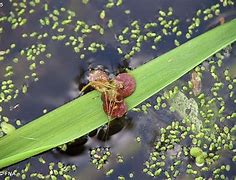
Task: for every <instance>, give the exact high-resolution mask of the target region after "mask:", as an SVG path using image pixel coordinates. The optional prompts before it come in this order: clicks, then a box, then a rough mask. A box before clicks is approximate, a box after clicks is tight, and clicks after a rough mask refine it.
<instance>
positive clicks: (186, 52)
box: [0, 20, 236, 168]
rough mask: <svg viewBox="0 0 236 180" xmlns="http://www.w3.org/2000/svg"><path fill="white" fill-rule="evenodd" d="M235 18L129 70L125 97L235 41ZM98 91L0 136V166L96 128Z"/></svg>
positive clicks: (153, 88)
mask: <svg viewBox="0 0 236 180" xmlns="http://www.w3.org/2000/svg"><path fill="white" fill-rule="evenodd" d="M235 29H236V20H233V21H231V22H229V23H226V24H224V25H222V26H220V27H217V28H215V29H213V30H211V31H209V32H207V33H204V34H203V35H201V36H198V37H196V38H194V39H193V40H190V41H188V42H187V43H185V44H183V45H182V46H180V47H178V48H175V49H174V50H171V51H170V52H168V53H166V54H164V55H162V56H160V57H158V58H155V59H153V60H152V61H150V62H149V63H147V64H145V65H142V66H141V67H139V68H137V69H135V70H133V71H132V72H131V74H132V75H133V76H134V77H135V79H136V82H137V88H136V91H135V93H134V94H133V95H132V96H130V97H128V98H127V103H128V106H129V109H131V108H133V107H135V106H137V105H138V104H140V103H141V102H142V101H144V100H146V99H147V98H149V97H150V96H152V95H153V94H155V93H156V92H158V91H159V90H161V89H162V88H164V87H165V86H167V85H168V84H170V83H172V82H173V81H175V80H177V79H178V78H179V77H181V76H182V75H183V74H185V73H186V72H188V71H189V70H191V69H192V68H193V67H195V66H196V65H198V64H200V63H201V62H202V61H204V60H205V59H206V58H208V57H210V56H211V55H213V54H214V53H216V52H217V51H219V50H220V49H222V48H224V47H225V46H227V45H229V44H231V43H232V42H234V41H235V40H236V31H235ZM101 104H102V103H101V100H100V94H99V93H97V92H95V91H93V92H91V93H88V94H86V95H84V96H82V97H80V98H78V99H76V100H73V101H72V102H70V103H67V104H65V105H63V106H62V107H59V108H57V109H56V110H54V111H52V112H50V113H48V114H46V115H44V116H42V117H39V118H38V119H36V120H34V121H32V122H30V123H29V124H27V125H25V126H23V127H21V128H19V129H17V130H16V131H15V132H14V133H12V134H10V135H7V136H4V137H3V138H1V139H0V149H1V151H0V168H2V167H6V166H8V165H11V164H13V163H16V162H19V161H21V160H23V159H26V158H29V157H31V156H33V155H36V154H38V153H41V152H43V151H46V150H49V149H51V148H53V147H56V146H58V145H61V144H63V143H66V142H69V141H71V140H73V139H76V138H78V137H81V136H83V135H84V134H86V133H88V132H90V131H92V130H94V129H96V128H98V127H99V126H101V125H103V124H104V123H106V122H107V116H106V115H105V113H104V112H103V110H102V106H101Z"/></svg>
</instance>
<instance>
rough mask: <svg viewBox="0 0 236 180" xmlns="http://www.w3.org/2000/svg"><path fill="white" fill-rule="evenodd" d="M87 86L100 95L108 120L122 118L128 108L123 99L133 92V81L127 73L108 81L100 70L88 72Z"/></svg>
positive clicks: (134, 84) (106, 76)
mask: <svg viewBox="0 0 236 180" xmlns="http://www.w3.org/2000/svg"><path fill="white" fill-rule="evenodd" d="M88 80H89V84H87V85H86V86H85V87H84V88H83V89H82V90H81V91H84V90H85V89H86V88H87V87H88V86H92V87H93V88H95V89H96V90H97V91H99V92H101V93H102V96H101V99H102V101H103V110H104V112H105V113H106V114H107V115H108V117H109V118H119V117H122V116H124V114H125V113H126V112H127V111H128V107H127V105H126V103H125V101H124V98H125V97H128V96H130V95H131V94H132V93H133V92H134V90H135V86H136V83H135V80H134V78H133V77H132V76H131V75H130V74H128V73H121V74H119V75H117V76H116V77H115V78H114V79H109V77H108V75H107V74H106V73H105V72H104V71H102V70H93V71H91V72H90V74H89V77H88Z"/></svg>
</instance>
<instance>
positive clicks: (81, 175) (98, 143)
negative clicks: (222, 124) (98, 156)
mask: <svg viewBox="0 0 236 180" xmlns="http://www.w3.org/2000/svg"><path fill="white" fill-rule="evenodd" d="M46 2H47V3H48V4H49V7H51V9H57V8H60V7H65V8H66V9H71V10H73V11H75V12H76V18H77V19H80V20H83V21H85V22H86V23H87V24H89V25H91V24H95V23H96V24H100V25H102V26H106V24H107V21H108V19H113V24H114V26H113V28H111V29H109V28H106V29H105V34H104V35H103V36H101V35H98V34H97V33H93V34H92V35H90V36H89V37H88V38H87V39H86V42H85V44H90V43H91V42H93V41H96V42H102V43H104V44H105V50H104V51H98V52H96V53H90V52H85V58H84V59H81V58H80V54H76V53H75V52H74V51H73V48H71V47H66V46H65V45H64V43H65V42H55V41H53V40H51V39H50V38H45V39H43V40H36V39H35V40H34V39H31V40H28V39H23V38H22V37H21V35H22V34H23V33H32V32H34V31H36V32H39V33H44V32H47V33H48V34H49V37H50V36H51V35H53V34H54V31H52V30H51V29H50V28H49V27H42V26H41V25H40V23H38V21H36V20H38V19H40V18H43V17H44V16H47V15H48V13H49V12H50V11H49V12H45V11H43V10H42V8H41V7H43V4H44V3H41V5H40V6H39V7H38V8H35V9H36V13H35V14H34V15H32V16H29V17H27V18H28V23H27V25H25V26H23V27H20V28H18V29H16V30H11V28H10V25H9V24H7V23H1V24H0V27H4V28H5V33H4V34H0V41H1V43H0V51H1V50H5V49H7V48H9V45H10V44H11V43H16V48H15V49H14V50H13V51H11V53H10V54H9V55H7V59H6V60H4V61H0V81H1V82H2V81H4V80H6V79H8V78H7V77H4V74H5V68H6V67H7V66H9V65H13V67H14V72H15V74H14V75H13V76H12V77H11V80H12V81H13V82H14V84H15V86H16V88H17V89H22V87H23V86H24V85H25V86H27V87H28V91H27V93H26V94H22V93H20V94H19V95H18V97H17V98H16V99H12V100H10V101H9V102H8V103H2V104H0V106H1V107H2V108H3V112H0V115H3V116H6V117H8V118H9V119H10V122H12V123H13V122H15V121H16V120H17V119H20V120H21V122H22V124H27V123H28V122H30V121H32V120H33V119H35V118H37V117H39V116H41V115H42V114H43V111H44V110H45V109H46V110H47V111H51V110H53V109H55V108H57V107H59V106H61V105H63V104H64V103H66V102H69V101H71V100H72V99H74V98H76V97H78V96H79V89H81V87H83V86H84V85H85V84H86V83H87V80H86V77H87V75H88V72H89V69H90V68H95V67H97V66H98V65H102V66H103V67H104V68H105V69H106V70H108V71H109V72H110V73H111V74H117V73H119V72H122V71H124V70H125V69H126V68H128V69H134V68H136V67H138V66H140V65H142V64H143V63H145V62H147V61H149V60H150V59H152V58H154V57H157V56H160V55H161V54H163V53H165V52H167V51H169V50H170V49H173V48H174V47H175V44H174V40H175V39H176V36H175V35H170V36H163V39H162V41H161V42H160V43H159V44H157V46H156V47H157V49H156V50H153V49H152V48H151V46H152V45H153V43H152V42H151V41H148V42H145V43H144V44H143V46H142V48H141V51H140V52H138V53H136V54H135V55H134V56H133V57H132V58H131V59H129V60H125V59H124V57H123V55H120V54H119V53H118V52H117V47H120V46H122V45H121V44H120V43H119V42H118V41H117V40H116V38H117V36H118V35H119V34H121V31H122V30H123V29H124V27H126V26H130V23H131V22H132V21H134V20H138V22H139V24H140V26H142V25H144V24H146V23H148V22H154V21H155V20H156V19H157V17H159V14H158V11H159V10H164V11H165V10H167V9H168V7H172V8H173V10H174V15H173V18H179V19H180V22H181V24H180V25H179V29H180V30H182V33H183V35H182V36H180V37H178V40H179V41H180V43H181V44H182V43H184V42H186V41H187V39H186V37H185V34H186V32H187V26H188V25H189V24H190V21H191V19H192V17H194V16H195V14H196V11H197V10H198V9H206V8H209V7H211V6H212V5H214V4H216V3H217V2H218V1H217V2H216V1H208V0H201V1H195V0H179V1H173V0H158V1H156V0H145V1H141V0H129V1H124V2H123V5H122V6H120V7H116V8H114V9H112V10H109V11H107V13H106V17H105V18H104V19H100V18H99V12H100V11H101V10H102V9H104V6H105V3H104V2H103V1H101V0H99V1H91V2H89V4H88V5H84V4H82V3H81V1H75V0H70V1H61V0H60V1H57V2H55V1H46ZM2 3H3V7H0V15H1V16H4V15H8V13H9V11H10V9H11V10H12V9H14V8H13V7H12V6H11V4H10V2H7V1H3V2H2ZM125 10H130V12H131V13H130V14H125V13H124V11H125ZM62 17H63V15H62ZM222 17H223V18H224V20H225V21H226V22H227V21H229V20H231V19H233V18H235V17H236V6H235V5H234V6H227V7H221V13H220V15H219V16H215V17H213V18H212V19H210V20H207V21H203V20H202V24H201V25H200V27H198V28H197V29H196V30H194V33H193V35H192V38H193V37H195V36H197V35H199V34H202V33H203V32H205V31H207V30H209V29H211V28H213V27H215V26H217V25H219V22H220V21H219V18H222ZM155 22H156V21H155ZM71 29H72V28H71V27H68V28H67V29H66V30H65V32H64V33H65V34H69V35H74V34H76V33H74V32H73V31H72V30H71ZM141 29H142V30H143V31H145V30H144V28H141ZM155 31H156V32H157V33H160V32H161V28H160V29H157V30H155ZM39 43H44V44H46V45H47V50H46V51H47V52H50V53H51V54H52V57H51V58H50V59H48V60H47V58H45V57H44V56H43V55H40V56H39V57H38V59H39V60H41V59H42V60H43V59H45V64H43V65H40V66H38V67H37V68H36V70H35V72H36V73H37V77H38V78H39V80H38V81H36V82H34V78H33V77H30V78H29V79H25V78H24V76H25V75H28V74H31V73H32V71H30V70H29V62H27V61H26V60H25V59H24V58H19V59H20V60H19V62H18V63H17V64H14V63H13V62H12V61H11V60H12V59H13V58H14V57H20V50H21V49H25V48H26V47H29V46H31V45H33V44H39ZM132 45H133V44H132V43H131V45H127V46H125V47H124V52H129V51H130V49H131V48H132ZM230 54H231V55H230V56H229V57H228V58H226V60H224V61H223V66H222V67H221V69H225V68H229V69H230V72H231V75H232V77H233V78H236V61H235V59H236V46H235V45H233V49H232V53H230ZM222 72H223V71H222ZM190 74H191V73H189V74H186V75H185V76H184V77H182V78H181V79H180V80H178V81H177V82H175V83H173V84H172V85H170V86H169V87H167V89H170V88H172V87H174V86H175V85H177V86H179V87H181V86H182V85H183V84H187V82H188V81H189V80H190V76H191V75H190ZM208 76H209V77H208ZM221 76H222V77H223V74H221ZM208 79H210V74H206V75H205V76H204V78H203V81H202V91H204V92H205V93H206V94H207V93H208V91H210V90H209V84H208V83H209V80H208ZM223 91H225V93H226V90H223ZM164 92H165V90H163V91H162V92H160V93H159V95H161V94H163V93H164ZM234 92H235V88H234ZM235 93H236V92H235ZM209 96H210V94H209ZM224 98H225V99H224V100H225V102H226V104H228V105H227V110H226V111H228V112H235V109H236V105H235V103H232V102H233V101H232V102H231V100H233V99H235V95H234V96H233V97H232V98H231V99H230V98H229V97H228V96H225V97H224ZM155 101H156V96H155V97H152V98H150V99H148V100H147V101H146V102H144V104H146V103H147V102H150V103H151V104H155ZM16 105H17V106H16ZM140 107H141V106H140ZM1 113H2V114H1ZM178 118H179V117H178V116H176V114H173V113H171V112H170V111H169V110H164V109H163V110H159V111H156V110H155V109H154V108H153V107H151V108H148V110H147V113H143V112H134V111H130V112H128V114H127V116H125V117H123V118H121V119H118V120H115V121H114V122H112V124H111V126H110V130H109V132H108V134H110V137H109V139H108V140H107V141H102V140H99V139H102V138H101V137H104V133H102V132H100V135H97V132H93V133H90V136H89V135H88V136H85V137H82V138H80V139H79V140H78V141H77V143H74V144H72V145H70V146H69V149H68V150H67V152H61V151H59V150H58V149H54V150H51V151H48V152H46V153H43V154H41V155H38V156H35V157H32V158H30V159H28V160H25V161H23V162H20V163H18V164H16V165H13V166H11V167H8V168H7V169H4V170H3V171H6V170H7V171H9V172H12V171H13V170H14V169H17V170H18V171H21V169H23V168H24V166H25V164H27V163H28V162H30V163H31V167H30V170H29V172H28V173H26V174H30V173H33V172H40V173H42V174H48V173H49V172H48V163H49V162H59V161H60V162H63V163H64V164H74V165H76V166H78V169H77V170H76V171H74V172H71V173H69V174H70V175H71V176H72V177H74V178H75V179H86V180H90V179H91V180H92V179H117V178H118V176H124V177H125V178H126V179H130V178H132V174H133V179H152V177H151V176H148V175H146V174H145V173H143V168H144V165H143V164H144V162H145V161H146V160H148V158H149V155H150V152H152V151H153V147H154V142H155V141H156V139H157V138H159V136H160V128H161V127H165V126H166V125H168V124H170V123H171V122H172V121H173V120H175V119H178ZM55 121H56V120H55ZM68 123H70V122H68ZM98 131H101V129H99V130H98ZM98 134H99V133H98ZM99 137H100V138H99ZM137 137H138V138H139V137H140V138H141V142H138V139H137ZM96 147H110V151H111V153H112V155H111V156H110V157H109V160H108V162H107V163H106V165H105V167H104V168H103V170H97V169H96V168H95V165H93V164H92V163H91V162H90V155H89V152H90V151H89V150H90V149H92V148H96ZM1 148H7V147H1ZM234 149H235V142H234ZM118 155H121V156H122V157H123V163H119V162H118V161H117V156H118ZM39 157H43V158H44V159H45V160H46V162H47V163H46V164H42V163H40V162H38V158H39ZM230 158H231V157H227V156H226V158H225V161H224V162H223V163H227V162H229V163H231V170H230V172H229V173H228V174H227V176H228V179H233V177H235V175H236V173H235V172H236V165H235V163H233V162H231V161H230ZM192 163H193V164H194V162H192ZM167 167H168V165H167ZM109 169H114V172H113V173H112V174H111V175H110V176H106V175H105V172H106V171H107V170H109ZM182 175H183V176H180V177H179V179H188V178H190V177H187V176H186V177H184V176H185V174H182ZM2 177H3V176H0V179H2ZM206 177H209V176H206ZM11 179H21V177H16V176H12V177H11ZM27 179H31V178H30V177H29V175H27ZM58 179H63V177H62V176H61V177H59V178H58ZM158 179H165V177H164V176H160V177H159V178H158ZM177 179H178V178H177ZM190 179H192V178H190Z"/></svg>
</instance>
